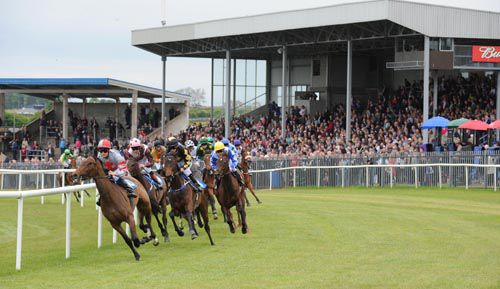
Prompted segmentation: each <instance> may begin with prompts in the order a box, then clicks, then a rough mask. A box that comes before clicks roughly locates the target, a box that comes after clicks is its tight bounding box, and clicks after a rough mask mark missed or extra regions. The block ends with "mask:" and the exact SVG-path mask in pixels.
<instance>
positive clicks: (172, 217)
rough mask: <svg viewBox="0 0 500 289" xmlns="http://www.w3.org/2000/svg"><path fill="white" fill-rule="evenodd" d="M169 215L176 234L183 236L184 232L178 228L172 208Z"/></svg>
mask: <svg viewBox="0 0 500 289" xmlns="http://www.w3.org/2000/svg"><path fill="white" fill-rule="evenodd" d="M169 216H170V219H171V220H172V223H174V229H175V231H176V232H177V235H179V236H180V237H182V236H184V232H183V231H182V230H181V229H179V227H178V226H177V223H176V222H175V214H174V211H173V210H171V211H170V213H169Z"/></svg>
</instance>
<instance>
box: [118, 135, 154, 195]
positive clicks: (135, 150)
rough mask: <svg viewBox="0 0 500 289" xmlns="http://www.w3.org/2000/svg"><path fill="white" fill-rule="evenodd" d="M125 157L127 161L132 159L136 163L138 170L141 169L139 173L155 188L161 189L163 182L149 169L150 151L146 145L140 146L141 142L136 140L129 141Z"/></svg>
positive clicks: (150, 162)
mask: <svg viewBox="0 0 500 289" xmlns="http://www.w3.org/2000/svg"><path fill="white" fill-rule="evenodd" d="M125 157H126V158H127V159H128V158H132V159H134V160H135V161H137V163H138V164H139V168H141V173H142V174H143V175H144V176H145V177H146V179H148V180H149V181H150V182H151V183H152V184H153V185H154V186H155V187H156V188H161V187H163V180H162V179H161V178H160V177H159V176H158V175H156V174H155V173H154V171H153V170H152V169H151V166H152V165H153V159H152V157H151V151H150V150H149V148H148V146H147V145H145V144H141V141H140V140H139V139H138V138H133V139H131V140H130V144H129V146H128V149H127V150H126V151H125Z"/></svg>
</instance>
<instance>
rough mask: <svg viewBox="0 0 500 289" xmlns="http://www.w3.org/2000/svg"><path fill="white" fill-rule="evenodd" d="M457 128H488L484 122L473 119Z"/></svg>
mask: <svg viewBox="0 0 500 289" xmlns="http://www.w3.org/2000/svg"><path fill="white" fill-rule="evenodd" d="M458 128H465V129H470V130H488V129H489V128H490V126H489V125H488V124H487V123H485V122H484V121H480V120H477V119H475V120H471V121H468V122H465V123H462V124H461V125H460V126H459V127H458Z"/></svg>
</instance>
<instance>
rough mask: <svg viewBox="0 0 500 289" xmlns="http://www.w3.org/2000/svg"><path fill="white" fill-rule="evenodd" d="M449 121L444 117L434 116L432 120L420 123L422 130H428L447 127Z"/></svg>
mask: <svg viewBox="0 0 500 289" xmlns="http://www.w3.org/2000/svg"><path fill="white" fill-rule="evenodd" d="M449 122H450V121H449V120H448V119H446V118H444V117H441V116H435V117H433V118H430V119H428V120H427V121H424V122H423V123H422V126H421V127H422V129H430V128H436V127H448V126H447V124H448V123H449Z"/></svg>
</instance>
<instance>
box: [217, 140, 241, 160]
mask: <svg viewBox="0 0 500 289" xmlns="http://www.w3.org/2000/svg"><path fill="white" fill-rule="evenodd" d="M221 142H222V143H223V144H224V146H225V147H227V148H228V149H229V150H230V151H231V152H232V153H233V154H234V155H236V158H238V150H237V149H236V147H235V146H234V145H233V144H232V143H230V142H229V140H228V139H227V138H223V139H222V140H221Z"/></svg>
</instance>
